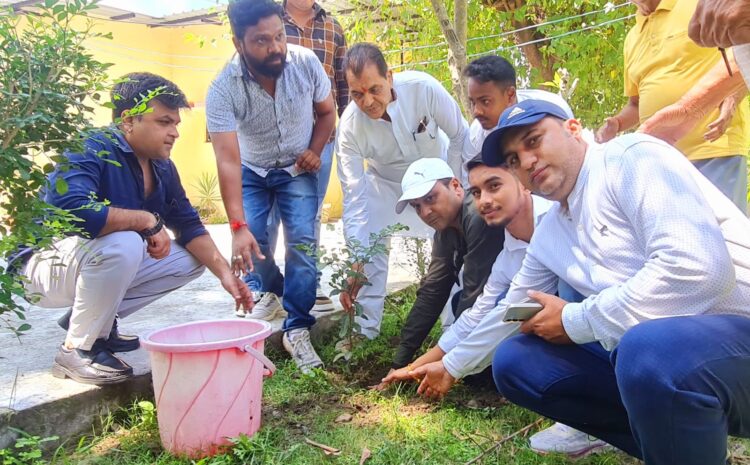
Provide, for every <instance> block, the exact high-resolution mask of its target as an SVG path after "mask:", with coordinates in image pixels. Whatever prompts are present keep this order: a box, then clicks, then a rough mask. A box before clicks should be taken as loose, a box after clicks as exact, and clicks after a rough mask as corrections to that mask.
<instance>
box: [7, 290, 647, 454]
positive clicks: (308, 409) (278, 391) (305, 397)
mask: <svg viewBox="0 0 750 465" xmlns="http://www.w3.org/2000/svg"><path fill="white" fill-rule="evenodd" d="M413 299H414V289H413V288H412V289H409V290H407V291H405V292H401V293H398V294H396V295H394V296H391V297H390V298H389V299H388V302H387V307H386V314H385V317H384V322H383V331H382V335H381V336H380V337H379V338H378V339H376V340H375V341H371V342H368V343H365V344H364V345H362V346H360V347H357V348H356V349H355V354H354V357H353V360H352V363H351V364H350V365H345V364H337V365H331V364H330V360H331V359H332V358H333V356H334V349H333V342H334V341H330V342H328V343H327V344H324V345H323V346H321V350H320V352H321V355H322V357H323V358H324V360H325V361H327V362H329V366H328V371H317V372H316V373H315V374H314V375H311V376H300V375H299V374H298V372H297V370H296V369H295V368H294V366H293V363H292V362H291V361H290V360H289V358H288V356H287V355H286V354H285V353H280V352H277V351H273V350H269V354H270V356H271V358H272V359H273V360H275V361H277V362H278V371H277V372H276V374H275V376H273V377H272V378H270V379H268V380H266V382H265V386H264V398H263V402H264V405H263V427H262V428H261V430H260V431H259V432H258V433H256V434H255V435H254V436H253V437H251V438H246V437H242V438H239V439H237V440H236V446H235V447H234V448H233V449H232V450H230V451H228V452H227V453H226V454H225V455H219V456H216V457H213V458H209V459H204V460H200V461H191V460H187V459H180V458H175V457H172V456H170V455H169V454H167V453H166V452H164V451H163V449H162V448H161V445H160V442H159V434H158V429H157V425H156V421H155V414H154V411H153V410H152V406H151V404H150V402H140V403H136V404H135V405H134V406H133V407H132V408H130V409H128V410H127V411H121V412H117V413H115V414H113V415H111V416H110V417H108V418H106V419H105V421H104V424H105V432H104V433H102V434H99V435H97V436H94V437H88V438H83V439H82V440H81V441H80V442H79V443H78V444H77V445H75V446H73V445H66V446H65V447H61V448H60V449H58V451H57V452H56V453H55V454H54V456H53V457H50V458H49V463H55V464H74V463H75V464H87V465H105V464H106V465H125V464H128V465H133V464H134V465H145V464H159V465H162V464H163V465H166V464H199V465H220V464H227V465H228V464H232V465H234V464H258V465H260V464H263V465H269V464H285V465H303V464H304V465H309V464H321V463H325V464H355V465H356V464H358V463H360V462H359V461H360V456H361V454H362V451H363V449H364V448H367V449H369V450H370V451H371V453H372V457H371V458H370V459H369V460H367V462H366V464H367V465H377V464H415V465H417V464H420V465H421V464H462V463H465V462H467V461H469V460H471V459H472V458H474V457H476V456H477V455H479V454H480V453H481V452H482V451H483V450H485V449H487V448H488V447H490V446H491V445H492V444H494V443H495V442H496V441H498V440H499V439H501V438H503V437H505V436H508V435H510V434H512V433H513V432H515V431H518V430H520V429H521V428H523V427H524V426H526V425H529V424H531V423H533V422H534V421H536V420H537V419H538V418H539V417H538V416H537V415H535V414H533V413H531V412H529V411H526V410H524V409H522V408H520V407H516V406H513V405H510V404H508V403H506V402H503V401H502V400H501V399H500V398H499V397H498V395H497V394H496V393H494V392H493V391H492V390H490V389H485V390H479V389H476V388H470V387H468V386H464V385H458V386H456V387H455V388H454V389H453V390H452V391H451V393H450V394H449V395H448V396H447V398H446V399H445V400H444V401H442V402H427V401H424V400H423V399H421V398H420V397H419V396H417V395H416V390H415V386H414V385H411V384H409V385H401V386H394V387H393V388H392V389H391V390H389V391H387V392H384V393H378V392H374V391H371V390H369V389H368V388H367V386H368V385H370V384H373V383H374V382H375V381H376V380H378V379H379V378H380V377H381V376H382V375H383V374H385V373H386V372H387V370H388V366H389V363H390V360H391V357H392V356H393V353H394V348H395V345H396V343H397V339H396V338H397V336H398V334H399V331H400V327H401V325H402V324H403V321H404V320H405V318H406V314H407V312H408V310H409V308H410V306H411V302H412V301H413ZM437 336H438V332H437V330H435V331H433V333H432V334H431V339H430V340H429V341H428V342H427V343H428V344H433V343H434V342H435V339H436V338H437ZM344 413H348V414H350V415H351V416H352V419H351V421H349V422H344V423H336V422H335V420H336V418H337V417H338V416H339V415H341V414H344ZM549 424H550V422H549V421H545V422H544V423H543V424H542V425H541V426H539V427H536V428H534V429H532V430H531V433H533V432H536V431H538V430H539V429H540V428H543V427H546V426H548V425H549ZM305 438H309V439H311V440H313V441H315V442H318V443H322V444H326V445H329V446H331V447H335V448H337V449H340V450H341V454H340V455H338V456H326V455H325V454H324V453H323V451H322V450H321V449H319V448H317V447H313V446H310V445H308V444H306V443H305ZM527 442H528V437H527V436H519V437H516V438H514V439H512V440H510V441H508V442H507V443H505V444H504V445H503V446H502V447H500V448H499V449H498V450H497V451H496V452H494V453H490V454H488V455H487V456H485V458H484V460H483V461H481V462H479V463H483V464H490V463H491V464H506V463H507V464H530V465H536V464H548V465H562V464H569V463H573V462H571V461H569V460H567V459H566V458H565V457H562V456H559V455H548V456H540V455H537V454H535V453H533V452H532V451H531V450H529V448H528V445H527ZM0 457H2V456H1V455H0ZM11 463H12V462H11ZM575 463H576V464H577V465H595V464H596V465H605V464H606V465H614V464H635V463H637V462H636V461H634V460H632V459H630V458H628V457H626V456H625V455H623V454H619V453H610V454H603V455H598V456H592V457H589V458H586V459H583V460H579V461H576V462H575Z"/></svg>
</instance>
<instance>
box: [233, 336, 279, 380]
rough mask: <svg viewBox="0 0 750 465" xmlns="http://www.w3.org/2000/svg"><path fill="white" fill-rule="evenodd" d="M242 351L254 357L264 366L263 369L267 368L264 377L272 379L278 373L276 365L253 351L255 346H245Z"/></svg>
mask: <svg viewBox="0 0 750 465" xmlns="http://www.w3.org/2000/svg"><path fill="white" fill-rule="evenodd" d="M240 350H241V351H243V352H247V353H248V354H250V355H252V356H253V357H254V358H255V359H256V360H258V361H259V362H260V363H262V364H263V367H264V368H265V370H264V371H263V376H269V377H270V376H273V374H274V373H276V365H274V364H273V362H272V361H271V360H269V359H268V357H266V356H265V355H263V354H262V353H260V352H259V351H257V350H255V349H253V346H251V345H250V344H245V345H244V346H242V347H241V348H240Z"/></svg>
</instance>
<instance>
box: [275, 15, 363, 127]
mask: <svg viewBox="0 0 750 465" xmlns="http://www.w3.org/2000/svg"><path fill="white" fill-rule="evenodd" d="M313 11H314V12H315V16H314V17H313V19H312V20H311V21H310V22H309V23H307V24H302V25H299V24H297V23H296V22H295V21H294V18H292V16H291V15H290V14H289V13H287V11H286V2H284V29H285V30H286V40H287V42H288V43H290V44H295V45H299V46H302V47H305V48H308V49H310V50H312V51H313V52H315V55H317V56H318V59H319V60H320V62H321V63H322V64H323V69H325V71H326V74H327V75H328V77H329V78H330V79H331V90H332V91H333V99H334V101H335V102H336V108H338V113H339V116H341V114H342V113H343V112H344V110H345V109H346V106H347V105H348V104H349V84H348V83H347V82H346V74H345V72H344V55H345V54H346V37H344V30H343V29H342V28H341V25H340V24H339V22H338V21H336V18H334V17H333V16H331V15H329V14H328V12H326V10H324V9H323V8H321V7H320V5H318V4H317V3H313Z"/></svg>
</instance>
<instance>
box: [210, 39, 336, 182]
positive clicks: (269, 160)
mask: <svg viewBox="0 0 750 465" xmlns="http://www.w3.org/2000/svg"><path fill="white" fill-rule="evenodd" d="M286 61H287V63H286V67H285V68H284V72H283V73H282V75H281V76H280V77H279V78H278V80H277V82H276V95H275V98H273V97H271V96H270V95H269V94H268V92H266V91H265V90H264V89H263V88H262V87H261V86H260V84H259V83H258V82H257V81H256V80H255V79H254V78H253V76H252V75H251V74H250V72H249V71H248V70H247V68H246V67H245V66H243V64H242V61H241V60H240V57H239V55H235V56H234V57H233V58H232V60H231V61H229V63H227V64H226V66H224V68H223V69H222V70H221V71H220V72H219V74H218V75H217V76H216V78H215V79H214V80H213V82H212V83H211V86H210V87H209V89H208V95H207V96H206V119H207V125H208V131H209V132H210V133H219V132H236V133H237V140H238V141H239V145H240V157H241V159H242V163H243V164H244V165H246V166H248V167H250V168H253V167H255V168H262V169H264V170H269V169H274V168H282V167H287V166H290V165H292V164H294V162H295V161H296V159H297V157H298V156H299V155H300V154H301V153H302V152H304V151H305V149H307V148H308V146H309V145H310V139H311V138H312V132H313V125H314V123H315V117H314V112H313V105H314V104H315V103H319V102H322V101H324V100H325V99H326V98H327V97H328V95H329V94H330V93H331V81H330V79H328V76H327V75H326V73H325V70H324V69H323V65H321V64H320V60H318V57H317V56H315V53H313V52H312V51H310V50H308V49H306V48H303V47H299V46H296V45H291V44H290V45H288V46H287V56H286Z"/></svg>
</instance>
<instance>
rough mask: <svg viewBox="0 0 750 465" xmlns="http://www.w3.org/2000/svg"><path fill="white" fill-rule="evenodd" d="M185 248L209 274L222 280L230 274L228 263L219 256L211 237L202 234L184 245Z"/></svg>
mask: <svg viewBox="0 0 750 465" xmlns="http://www.w3.org/2000/svg"><path fill="white" fill-rule="evenodd" d="M185 248H186V249H187V250H188V252H190V253H191V254H193V256H194V257H195V258H196V259H197V260H198V261H199V262H201V263H202V264H203V265H205V266H206V268H208V269H209V270H211V273H213V274H214V275H215V276H216V277H218V278H220V279H221V278H222V277H225V276H228V275H231V274H232V270H231V269H230V268H229V263H227V261H226V259H224V257H223V256H222V255H221V253H220V252H219V249H217V248H216V244H215V243H214V241H213V239H211V236H209V235H208V234H203V235H201V236H198V237H196V238H194V239H193V240H192V241H190V242H188V243H187V245H185Z"/></svg>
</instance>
